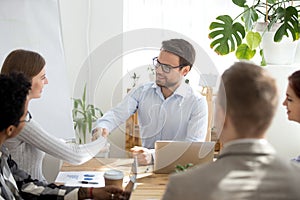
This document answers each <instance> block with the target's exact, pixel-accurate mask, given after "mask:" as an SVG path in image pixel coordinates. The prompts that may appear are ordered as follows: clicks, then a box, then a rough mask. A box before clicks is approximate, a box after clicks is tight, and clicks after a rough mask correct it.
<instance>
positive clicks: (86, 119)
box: [72, 85, 103, 144]
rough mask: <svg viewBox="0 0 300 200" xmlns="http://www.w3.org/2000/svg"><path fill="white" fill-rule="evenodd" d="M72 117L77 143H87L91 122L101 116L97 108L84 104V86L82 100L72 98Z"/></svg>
mask: <svg viewBox="0 0 300 200" xmlns="http://www.w3.org/2000/svg"><path fill="white" fill-rule="evenodd" d="M72 115H73V122H74V129H75V132H76V139H77V143H79V144H84V143H86V142H87V133H88V134H89V133H91V131H92V127H93V122H95V121H96V120H97V119H98V118H99V117H101V116H102V115H103V113H102V111H101V110H100V109H99V108H97V107H95V106H94V105H92V104H88V103H87V102H86V85H85V86H84V90H83V95H82V98H81V99H75V98H73V110H72Z"/></svg>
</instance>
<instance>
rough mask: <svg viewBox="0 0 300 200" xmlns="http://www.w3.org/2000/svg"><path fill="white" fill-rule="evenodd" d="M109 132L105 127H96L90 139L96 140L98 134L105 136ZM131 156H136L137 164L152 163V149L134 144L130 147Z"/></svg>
mask: <svg viewBox="0 0 300 200" xmlns="http://www.w3.org/2000/svg"><path fill="white" fill-rule="evenodd" d="M108 135H109V132H108V130H107V129H106V128H100V127H97V128H95V129H93V131H92V141H95V140H97V139H98V138H99V137H100V136H102V137H105V138H107V136H108ZM130 151H131V152H132V155H133V156H136V157H137V161H138V164H139V165H150V164H152V163H153V155H152V154H154V151H152V150H150V149H147V148H144V147H139V146H135V147H133V148H131V149H130Z"/></svg>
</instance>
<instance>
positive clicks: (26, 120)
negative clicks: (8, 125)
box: [19, 111, 32, 123]
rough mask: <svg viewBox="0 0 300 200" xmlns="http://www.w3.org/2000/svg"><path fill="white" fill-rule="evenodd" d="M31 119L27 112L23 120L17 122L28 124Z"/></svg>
mask: <svg viewBox="0 0 300 200" xmlns="http://www.w3.org/2000/svg"><path fill="white" fill-rule="evenodd" d="M31 119H32V116H31V114H30V112H29V111H27V115H26V117H25V119H24V120H20V121H19V122H20V123H21V122H30V120H31Z"/></svg>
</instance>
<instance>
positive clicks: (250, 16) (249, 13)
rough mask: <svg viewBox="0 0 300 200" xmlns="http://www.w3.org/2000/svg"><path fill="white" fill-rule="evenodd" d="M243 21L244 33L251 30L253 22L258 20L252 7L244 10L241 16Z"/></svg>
mask: <svg viewBox="0 0 300 200" xmlns="http://www.w3.org/2000/svg"><path fill="white" fill-rule="evenodd" d="M242 19H243V21H244V22H245V29H246V31H250V30H252V29H253V24H254V23H255V22H257V20H258V14H257V12H256V10H255V8H254V7H250V8H249V7H248V6H247V7H246V8H245V12H244V14H243V17H242Z"/></svg>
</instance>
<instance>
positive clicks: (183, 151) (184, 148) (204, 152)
mask: <svg viewBox="0 0 300 200" xmlns="http://www.w3.org/2000/svg"><path fill="white" fill-rule="evenodd" d="M214 149H215V142H187V141H166V140H161V141H156V142H155V158H154V168H153V172H154V173H157V174H168V173H172V172H175V167H176V165H183V166H185V165H187V164H189V163H191V164H193V165H198V164H202V163H207V162H212V161H213V158H214Z"/></svg>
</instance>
